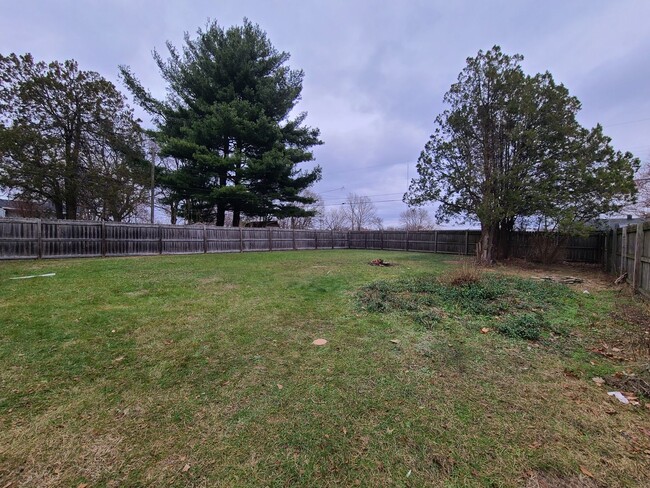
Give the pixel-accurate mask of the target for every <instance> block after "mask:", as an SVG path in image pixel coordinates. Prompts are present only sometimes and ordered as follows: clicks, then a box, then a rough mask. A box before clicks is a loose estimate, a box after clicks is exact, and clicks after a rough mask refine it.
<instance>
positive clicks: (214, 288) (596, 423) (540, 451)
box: [0, 251, 650, 488]
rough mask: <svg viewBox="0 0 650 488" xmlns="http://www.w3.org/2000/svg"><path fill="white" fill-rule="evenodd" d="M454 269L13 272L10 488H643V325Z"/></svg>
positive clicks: (343, 258) (7, 309)
mask: <svg viewBox="0 0 650 488" xmlns="http://www.w3.org/2000/svg"><path fill="white" fill-rule="evenodd" d="M377 257H381V258H384V259H386V260H388V261H391V262H395V263H397V266H393V267H387V268H380V267H373V266H369V265H368V262H369V261H370V260H371V259H373V258H377ZM454 259H457V258H446V257H444V256H440V255H430V254H415V253H397V252H381V253H380V252H378V251H307V252H286V253H280V252H278V253H251V254H233V255H196V256H161V257H143V258H121V259H87V260H60V261H24V262H4V263H0V297H1V298H0V487H2V488H4V487H5V486H11V487H14V486H73V487H77V486H85V485H87V486H88V487H91V486H92V487H95V486H143V485H150V486H330V485H340V486H356V485H358V486H444V487H456V486H463V487H464V486H494V487H502V486H544V485H543V484H540V483H541V482H543V480H547V481H546V482H549V481H548V480H556V482H557V483H560V481H558V480H561V481H562V482H574V483H583V485H582V486H650V481H649V479H650V478H649V477H648V473H650V409H648V408H647V407H646V401H647V400H648V399H647V398H640V402H641V405H638V406H633V405H623V404H621V403H619V402H618V401H617V400H615V399H613V398H611V397H608V396H607V393H606V392H607V391H608V390H609V389H610V387H608V386H599V385H597V384H596V383H594V382H593V381H592V380H591V378H592V377H594V376H600V377H607V376H613V375H615V373H619V374H620V373H623V372H626V373H630V372H633V371H634V372H637V374H639V375H642V374H644V373H643V372H644V368H646V369H647V368H650V366H649V365H650V361H649V359H648V351H647V350H646V349H644V347H647V343H644V342H643V341H644V340H648V339H647V338H646V337H647V336H644V334H647V333H646V332H645V330H647V329H645V330H644V327H648V325H647V323H645V322H644V319H643V318H644V317H645V319H647V317H648V316H647V315H644V313H648V312H649V311H648V309H647V307H645V306H644V305H643V304H641V303H638V302H637V301H635V300H634V299H632V298H631V297H629V296H627V295H626V294H625V293H620V292H617V291H616V290H613V289H609V288H607V287H596V288H595V289H592V290H591V292H590V293H589V294H586V293H583V292H582V289H583V288H581V285H578V286H577V287H574V288H569V287H565V286H563V285H557V284H545V283H539V282H533V281H530V280H525V279H523V278H520V277H510V278H507V279H501V278H494V277H489V278H488V279H487V281H486V283H488V284H486V285H485V286H483V285H482V288H481V287H479V288H476V287H474V288H471V290H473V291H471V292H466V291H462V290H464V288H462V287H460V288H461V289H462V290H461V291H458V290H457V289H455V288H454V286H452V285H449V284H447V285H440V283H439V282H438V281H436V280H435V278H436V277H444V276H445V275H447V274H448V273H449V272H450V271H451V270H453V268H454V267H458V264H457V261H454ZM39 273H56V276H54V277H45V278H35V279H26V280H9V278H10V277H15V276H21V275H29V274H39ZM569 274H570V273H569ZM493 279H494V280H496V281H491V280H493ZM467 289H468V290H469V288H467ZM615 307H616V308H615ZM644 307H645V308H644ZM639 317H641V319H639ZM537 320H540V322H539V323H537V322H536V321H537ZM531 324H532V325H531ZM527 327H534V328H535V332H536V333H535V337H537V336H539V338H538V339H537V340H534V341H533V340H526V339H523V338H521V337H520V336H521V334H520V333H519V332H520V331H521V330H528V329H527ZM482 328H488V329H489V331H487V333H482V332H481V329H482ZM518 331H519V332H518ZM316 338H325V339H327V341H328V343H327V344H326V345H325V346H322V347H317V346H314V345H312V344H311V343H312V341H313V340H314V339H316ZM603 344H605V345H606V346H607V348H605V349H606V350H605V353H603V354H600V353H598V352H597V351H595V350H597V349H599V348H600V350H601V352H602V350H603V347H604V346H603ZM644 344H645V346H644ZM617 346H618V347H617ZM612 348H613V349H616V350H617V351H616V353H611V354H609V353H608V352H607V351H610V350H613V349H612ZM647 372H648V373H650V371H647ZM531 480H533V481H534V480H538V481H539V480H541V481H540V483H538V484H536V485H533V484H531V483H532V482H533V481H531ZM8 483H9V484H8ZM551 486H552V485H551ZM555 486H560V485H559V484H556V485H555ZM575 486H581V485H579V484H576V485H575Z"/></svg>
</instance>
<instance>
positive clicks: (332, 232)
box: [330, 230, 334, 249]
mask: <svg viewBox="0 0 650 488" xmlns="http://www.w3.org/2000/svg"><path fill="white" fill-rule="evenodd" d="M330 232H331V234H332V249H334V231H333V230H331V231H330Z"/></svg>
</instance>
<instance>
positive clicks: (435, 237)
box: [433, 230, 438, 253]
mask: <svg viewBox="0 0 650 488" xmlns="http://www.w3.org/2000/svg"><path fill="white" fill-rule="evenodd" d="M433 252H435V253H437V252H438V231H437V230H434V231H433Z"/></svg>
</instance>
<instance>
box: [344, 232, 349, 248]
mask: <svg viewBox="0 0 650 488" xmlns="http://www.w3.org/2000/svg"><path fill="white" fill-rule="evenodd" d="M345 238H346V240H347V241H348V249H350V231H348V232H347V234H346V235H345Z"/></svg>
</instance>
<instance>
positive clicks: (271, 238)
mask: <svg viewBox="0 0 650 488" xmlns="http://www.w3.org/2000/svg"><path fill="white" fill-rule="evenodd" d="M266 230H267V231H268V232H269V251H273V236H272V235H271V228H270V227H267V228H266Z"/></svg>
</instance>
